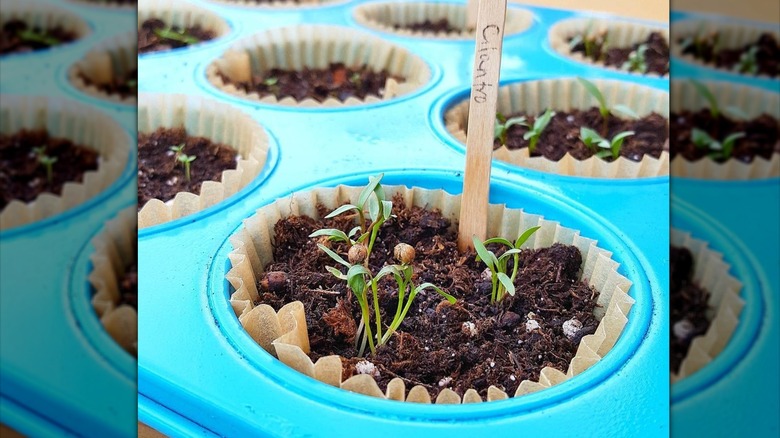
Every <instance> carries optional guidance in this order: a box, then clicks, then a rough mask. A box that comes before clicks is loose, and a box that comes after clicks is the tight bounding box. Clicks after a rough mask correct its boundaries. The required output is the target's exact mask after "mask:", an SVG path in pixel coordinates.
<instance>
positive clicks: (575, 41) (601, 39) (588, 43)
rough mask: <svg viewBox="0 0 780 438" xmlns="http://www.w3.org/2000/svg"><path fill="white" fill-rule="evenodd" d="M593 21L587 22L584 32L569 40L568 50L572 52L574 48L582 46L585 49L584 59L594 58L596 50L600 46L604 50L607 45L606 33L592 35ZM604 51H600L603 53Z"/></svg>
mask: <svg viewBox="0 0 780 438" xmlns="http://www.w3.org/2000/svg"><path fill="white" fill-rule="evenodd" d="M592 31H593V21H592V20H591V21H589V22H588V24H587V26H586V27H585V31H584V32H583V33H582V34H580V35H575V36H574V37H573V38H572V39H570V40H569V49H570V50H574V48H575V47H577V46H578V45H580V44H582V45H583V47H584V49H585V57H586V58H594V57H595V55H596V48H598V47H599V44H601V46H602V48H604V49H605V48H606V45H607V33H606V32H601V33H597V34H594V33H593V32H592ZM605 51H606V50H602V53H604V52H605Z"/></svg>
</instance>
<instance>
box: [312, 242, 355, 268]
mask: <svg viewBox="0 0 780 438" xmlns="http://www.w3.org/2000/svg"><path fill="white" fill-rule="evenodd" d="M317 248H319V249H321V250H322V251H323V252H324V253H325V254H327V255H328V256H330V258H332V259H333V260H335V261H336V262H337V263H341V264H342V265H344V266H346V267H350V266H352V265H350V264H349V263H348V262H347V261H346V260H344V259H343V258H341V256H340V255H338V254H336V253H335V252H333V251H331V250H330V248H328V247H327V246H325V245H323V244H321V243H318V244H317Z"/></svg>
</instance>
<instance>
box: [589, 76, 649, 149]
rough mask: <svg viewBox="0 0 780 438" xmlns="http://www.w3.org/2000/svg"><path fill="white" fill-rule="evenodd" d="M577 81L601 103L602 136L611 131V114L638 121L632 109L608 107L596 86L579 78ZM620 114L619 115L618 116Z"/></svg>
mask: <svg viewBox="0 0 780 438" xmlns="http://www.w3.org/2000/svg"><path fill="white" fill-rule="evenodd" d="M577 80H578V81H579V82H580V84H582V86H583V87H585V90H586V91H587V92H588V94H590V95H591V96H593V97H594V98H596V100H597V101H598V103H599V113H600V114H601V119H602V121H603V122H602V126H601V134H602V135H607V131H608V129H609V114H610V113H612V114H613V115H615V116H617V115H618V114H623V115H627V116H629V117H631V118H632V119H638V118H639V115H637V113H635V112H634V111H633V110H632V109H631V108H629V107H627V106H625V105H621V104H618V105H613V106H612V108H610V107H609V106H607V100H606V99H605V98H604V95H603V94H602V93H601V90H599V88H598V87H597V86H596V84H594V83H593V82H590V81H589V80H587V79H584V78H581V77H578V78H577ZM616 113H618V114H616Z"/></svg>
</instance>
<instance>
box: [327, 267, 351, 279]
mask: <svg viewBox="0 0 780 438" xmlns="http://www.w3.org/2000/svg"><path fill="white" fill-rule="evenodd" d="M325 269H326V270H327V271H328V272H330V273H331V274H333V276H334V277H336V278H338V279H339V280H346V279H347V276H346V275H344V274H343V273H342V272H341V271H339V270H338V269H336V268H334V267H333V266H325Z"/></svg>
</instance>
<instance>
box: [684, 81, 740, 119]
mask: <svg viewBox="0 0 780 438" xmlns="http://www.w3.org/2000/svg"><path fill="white" fill-rule="evenodd" d="M690 81H691V84H692V85H693V86H694V88H696V91H697V92H698V93H699V95H700V96H701V97H702V98H704V100H706V101H707V103H709V104H710V115H711V116H712V118H713V119H718V118H719V117H720V114H721V110H720V105H719V104H718V99H716V98H715V95H714V94H712V92H711V91H710V89H709V88H707V86H706V85H704V84H702V83H701V82H699V81H697V80H696V79H690ZM723 112H727V113H730V115H731V116H733V117H736V118H739V119H747V118H748V115H747V114H746V113H745V112H744V111H742V109H741V108H739V107H736V106H728V107H726V108H724V111H723Z"/></svg>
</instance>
